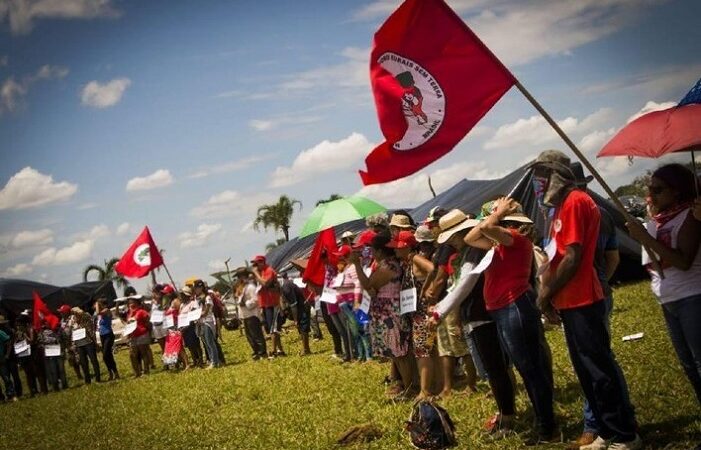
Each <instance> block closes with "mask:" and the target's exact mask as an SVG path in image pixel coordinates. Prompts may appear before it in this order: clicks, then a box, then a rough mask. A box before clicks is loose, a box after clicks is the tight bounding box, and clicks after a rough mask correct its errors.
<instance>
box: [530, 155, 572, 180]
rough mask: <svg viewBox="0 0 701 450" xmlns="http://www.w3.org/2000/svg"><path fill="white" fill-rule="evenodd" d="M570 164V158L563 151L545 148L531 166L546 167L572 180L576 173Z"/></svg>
mask: <svg viewBox="0 0 701 450" xmlns="http://www.w3.org/2000/svg"><path fill="white" fill-rule="evenodd" d="M570 164H571V163H570V159H569V158H568V157H567V155H565V154H564V153H562V152H561V151H559V150H545V151H544V152H541V154H540V155H538V157H537V158H536V160H535V161H534V162H533V163H532V164H531V167H532V168H537V167H545V168H548V169H550V170H554V171H556V172H557V173H559V174H560V175H562V176H563V177H565V178H568V179H570V180H571V179H574V174H573V173H572V169H571V168H570Z"/></svg>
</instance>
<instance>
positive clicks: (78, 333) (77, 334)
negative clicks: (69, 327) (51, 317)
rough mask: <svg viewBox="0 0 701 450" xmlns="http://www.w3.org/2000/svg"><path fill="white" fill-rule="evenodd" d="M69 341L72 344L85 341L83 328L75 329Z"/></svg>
mask: <svg viewBox="0 0 701 450" xmlns="http://www.w3.org/2000/svg"><path fill="white" fill-rule="evenodd" d="M71 339H72V340H73V342H75V341H79V340H81V339H85V328H76V329H75V330H73V334H71Z"/></svg>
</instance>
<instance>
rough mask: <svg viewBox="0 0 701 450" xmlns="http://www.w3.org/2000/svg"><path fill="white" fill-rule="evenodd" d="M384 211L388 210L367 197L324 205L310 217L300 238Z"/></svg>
mask: <svg viewBox="0 0 701 450" xmlns="http://www.w3.org/2000/svg"><path fill="white" fill-rule="evenodd" d="M384 211H387V208H385V207H384V206H382V205H379V204H377V203H375V202H373V201H372V200H368V199H367V198H365V197H357V196H352V197H345V198H341V199H338V200H333V201H330V202H326V203H322V204H321V205H319V206H317V207H316V208H314V211H312V213H311V214H310V215H309V218H308V219H307V221H306V222H305V223H304V226H303V227H302V231H301V232H300V233H299V237H300V238H303V237H305V236H309V235H310V234H314V233H318V232H319V231H321V230H325V229H327V228H331V227H335V226H336V225H341V224H344V223H346V222H350V221H352V220H358V219H363V218H365V217H367V216H371V215H373V214H377V213H381V212H384Z"/></svg>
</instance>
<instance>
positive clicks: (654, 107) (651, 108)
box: [626, 101, 677, 123]
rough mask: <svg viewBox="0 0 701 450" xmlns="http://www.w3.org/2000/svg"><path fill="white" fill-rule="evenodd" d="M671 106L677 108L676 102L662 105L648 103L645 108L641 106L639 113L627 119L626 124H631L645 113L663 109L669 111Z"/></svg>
mask: <svg viewBox="0 0 701 450" xmlns="http://www.w3.org/2000/svg"><path fill="white" fill-rule="evenodd" d="M673 106H677V102H662V103H657V102H653V101H649V102H647V103H645V106H643V107H642V108H641V109H640V111H638V112H636V113H635V114H633V115H632V116H630V117H629V118H628V120H627V121H626V123H631V122H632V121H634V120H635V119H637V118H638V117H640V116H644V115H645V114H647V113H651V112H653V111H662V110H663V109H669V108H671V107H673Z"/></svg>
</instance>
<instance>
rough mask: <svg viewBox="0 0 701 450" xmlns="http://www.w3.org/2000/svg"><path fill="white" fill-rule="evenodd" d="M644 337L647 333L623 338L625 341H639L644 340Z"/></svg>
mask: <svg viewBox="0 0 701 450" xmlns="http://www.w3.org/2000/svg"><path fill="white" fill-rule="evenodd" d="M643 336H645V333H635V334H629V335H628V336H623V341H624V342H625V341H637V340H638V339H642V338H643Z"/></svg>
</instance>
